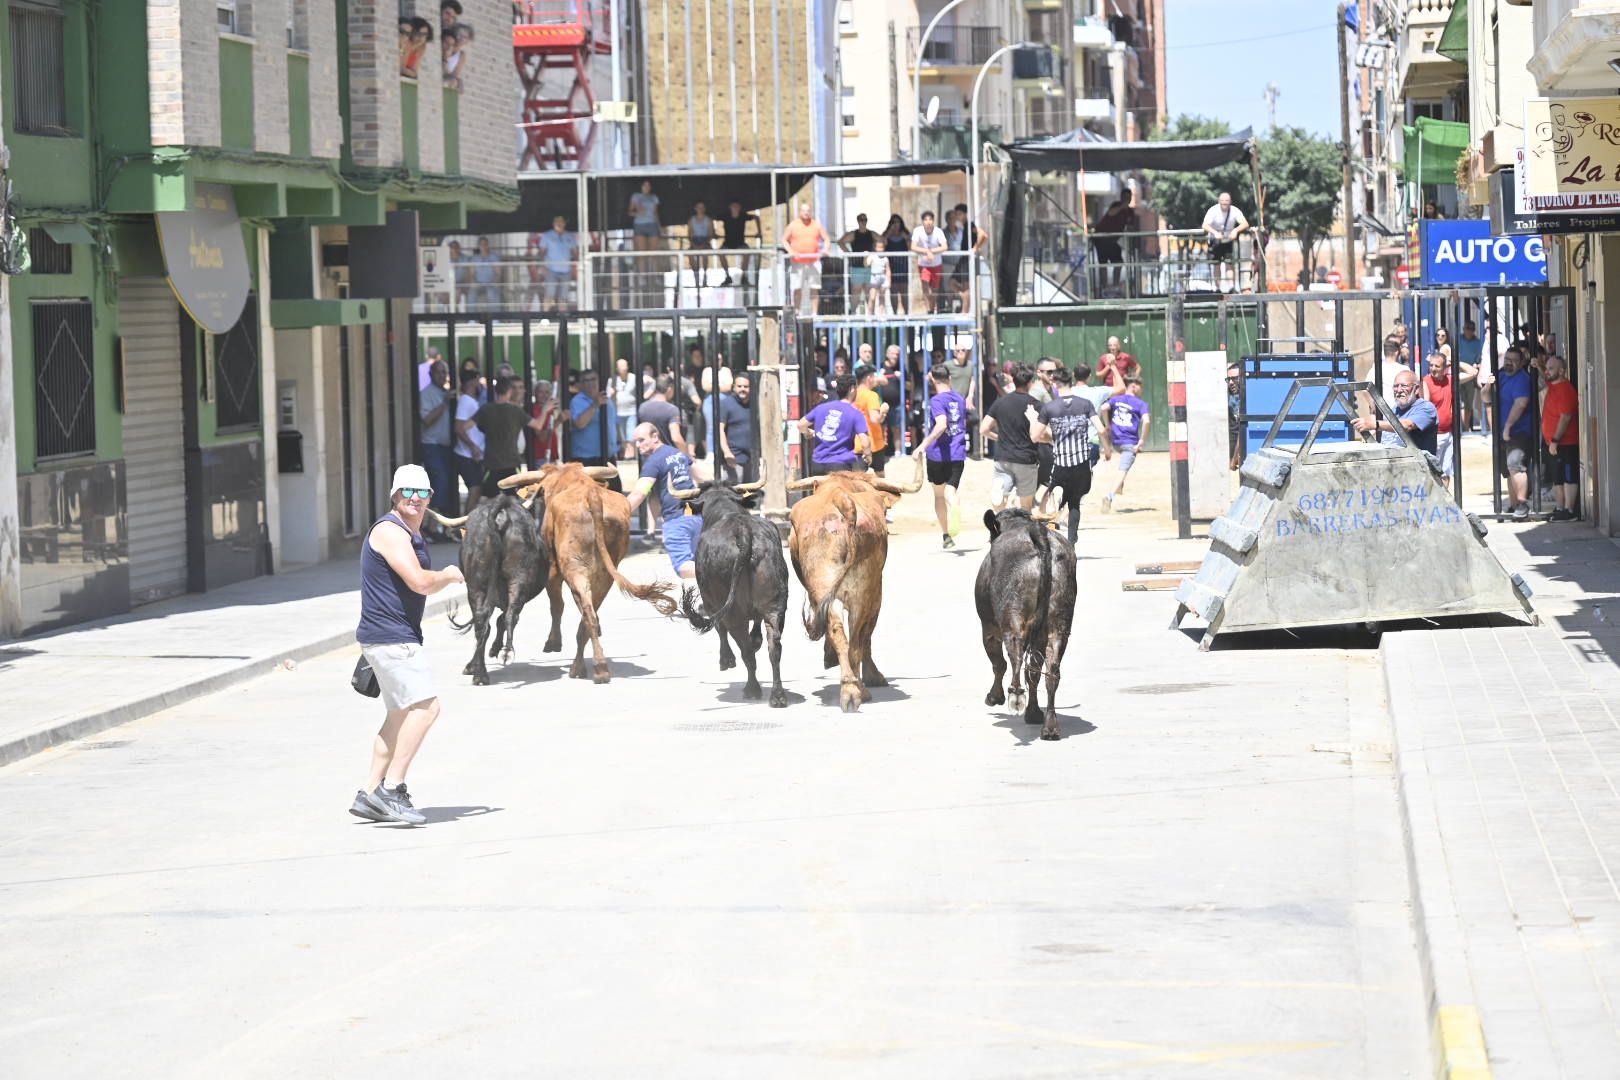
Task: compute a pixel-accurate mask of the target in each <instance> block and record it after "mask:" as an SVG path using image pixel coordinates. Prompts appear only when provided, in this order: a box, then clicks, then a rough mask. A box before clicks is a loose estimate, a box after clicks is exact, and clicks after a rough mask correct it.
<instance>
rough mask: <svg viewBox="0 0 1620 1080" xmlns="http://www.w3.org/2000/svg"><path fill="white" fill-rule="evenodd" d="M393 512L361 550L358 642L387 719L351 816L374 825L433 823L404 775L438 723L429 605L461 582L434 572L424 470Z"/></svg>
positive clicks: (393, 499) (401, 479)
mask: <svg viewBox="0 0 1620 1080" xmlns="http://www.w3.org/2000/svg"><path fill="white" fill-rule="evenodd" d="M388 491H389V503H390V504H391V505H392V507H393V509H391V510H389V512H388V513H386V514H384V515H383V516H382V517H380V518H378V519H377V520H376V521H375V522H373V523H372V526H371V530H370V531H369V532H368V533H367V534H366V538H365V541H364V542H363V543H362V544H361V545H360V625H359V626H358V627H357V628H356V629H355V634H354V636H355V639H356V640H357V641H359V642H360V653H361V655H362V656H364V657H365V659H366V662H367V663H369V664H370V665H371V670H372V671H373V672H374V673H375V674H376V676H377V686H378V689H379V690H380V691H381V697H382V700H383V705H384V706H385V707H386V708H387V709H388V715H387V716H386V717H385V718H384V720H383V726H382V729H381V730H380V731H378V732H377V738H376V739H375V740H374V741H373V742H372V747H371V771H370V773H368V774H367V776H366V782H365V786H363V787H362V788H361V789H360V790H359V791H357V792H355V796H354V805H352V806H350V807H349V813H351V814H353V815H354V816H355V817H358V818H365V819H366V820H368V821H398V822H403V823H405V824H407V825H420V824H422V823H423V822H425V821H426V820H427V817H426V816H425V815H424V814H423V813H422V812H421V811H420V810H417V809H416V808H415V807H414V806H412V805H411V797H410V794H409V793H408V792H407V791H406V790H405V772H406V770H408V769H409V768H410V767H411V760H412V759H413V758H415V757H416V751H417V750H418V749H420V748H421V746H422V740H423V739H424V738H426V737H427V733H428V728H430V727H432V726H433V721H435V720H437V719H438V718H439V693H438V689H437V688H436V687H435V686H434V681H433V670H432V668H431V667H430V666H429V665H428V661H427V654H426V653H425V652H424V651H423V649H422V613H423V611H424V610H425V608H426V607H427V598H428V597H429V596H432V595H433V594H434V593H436V592H438V591H439V590H440V589H443V588H444V587H445V586H447V585H459V584H461V583H462V577H461V571H460V570H458V569H457V568H456V567H455V566H447V567H445V568H444V569H443V570H434V569H433V562H432V558H431V556H430V555H429V554H428V546H427V541H425V540H423V539H422V519H423V517H425V516H426V515H427V509H428V501H429V500H430V499H432V497H433V485H432V483H431V482H429V480H428V474H427V470H426V469H424V468H422V466H420V465H401V466H400V467H399V468H397V469H395V470H394V482H393V484H392V485H391V486H390V487H389V489H388Z"/></svg>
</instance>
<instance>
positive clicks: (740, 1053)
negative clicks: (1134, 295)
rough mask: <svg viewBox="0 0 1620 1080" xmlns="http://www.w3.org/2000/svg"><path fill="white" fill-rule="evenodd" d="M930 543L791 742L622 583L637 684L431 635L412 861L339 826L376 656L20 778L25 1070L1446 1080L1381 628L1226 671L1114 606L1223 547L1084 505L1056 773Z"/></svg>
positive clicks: (1132, 608)
mask: <svg viewBox="0 0 1620 1080" xmlns="http://www.w3.org/2000/svg"><path fill="white" fill-rule="evenodd" d="M980 482H982V477H980V476H978V474H977V473H975V474H974V481H973V484H977V483H980ZM1134 484H1135V480H1134V478H1133V485H1134ZM969 490H970V493H972V492H974V491H975V490H976V489H975V488H974V487H973V486H972V485H970V489H969ZM1143 490H1147V491H1155V492H1162V491H1164V490H1165V488H1164V486H1163V485H1162V482H1159V481H1154V482H1152V483H1148V484H1144V485H1143ZM1131 505H1132V503H1131V499H1130V498H1129V497H1128V498H1127V499H1126V500H1125V501H1124V504H1123V506H1124V507H1125V508H1126V509H1129V508H1130V507H1131ZM926 511H927V500H926V496H921V497H911V498H909V499H908V505H907V506H906V507H905V508H904V509H903V511H902V512H901V513H900V515H899V518H900V522H901V525H900V528H901V530H902V534H901V535H899V536H896V537H895V538H894V541H893V543H892V546H891V551H890V563H889V573H888V578H887V582H886V590H887V591H886V597H885V607H884V612H883V616H882V619H881V620H880V622H879V624H878V631H877V639H876V647H875V658H876V660H877V662H878V664H879V665H880V666H881V667H882V669H883V670H884V672H885V673H886V674H887V675H888V677H889V678H890V680H891V681H892V683H893V685H892V687H891V688H890V689H886V690H877V691H874V695H873V696H874V700H873V702H872V703H871V704H870V705H868V706H866V707H865V708H863V709H862V711H861V712H860V713H858V714H856V715H845V714H843V713H841V712H840V711H839V710H838V708H837V682H836V677H835V676H836V670H835V671H833V672H823V671H822V670H821V668H820V651H821V650H820V646H819V644H811V643H810V642H808V641H806V640H805V639H804V636H803V632H802V629H800V628H799V627H798V626H797V625H794V626H793V627H792V628H791V630H790V633H789V635H788V638H787V647H786V656H785V660H784V676H785V680H786V682H787V686H788V689H789V691H790V692H791V695H792V702H793V703H792V704H791V706H790V707H789V708H787V709H785V710H771V709H768V708H765V707H764V706H763V704H755V703H752V702H745V701H744V700H743V699H742V696H741V693H740V677H734V676H740V672H731V673H725V674H722V673H721V672H719V671H718V669H717V664H716V653H717V647H716V645H715V643H714V640H713V639H712V638H702V639H700V638H698V637H696V636H695V635H694V634H692V632H691V631H690V630H688V629H686V628H685V627H684V625H680V626H678V625H674V624H671V623H669V622H667V621H665V620H663V619H661V618H659V617H658V616H657V615H656V614H654V613H653V612H652V611H651V610H650V609H649V608H646V607H644V606H641V605H636V604H633V603H632V602H630V601H628V600H626V599H624V598H623V597H621V596H618V595H614V596H613V597H612V598H611V599H609V601H608V602H607V606H606V608H605V613H604V621H605V625H606V644H607V649H608V653H609V656H610V657H611V660H612V668H613V673H614V680H613V682H612V683H611V684H609V685H607V686H596V685H593V684H592V683H590V682H589V681H575V680H570V679H568V678H567V677H566V667H567V662H568V659H569V657H567V656H563V657H558V656H557V655H555V654H552V655H543V654H541V653H540V652H539V648H540V645H541V642H542V641H543V639H544V636H545V625H544V623H545V616H544V614H543V612H542V611H541V610H539V609H531V613H530V614H529V615H528V616H526V617H525V620H524V622H523V624H522V626H521V627H520V629H519V632H518V658H517V659H516V661H515V662H514V663H513V664H511V665H509V666H506V667H504V668H495V669H492V677H493V684H492V685H490V686H488V687H476V688H475V687H472V686H470V685H468V679H466V678H465V677H463V676H461V675H460V674H459V672H460V668H461V666H462V664H463V663H465V661H466V659H467V656H468V654H469V651H470V649H471V642H470V639H468V638H462V637H458V636H456V635H455V634H454V633H453V632H452V631H451V630H450V629H449V628H448V627H447V626H446V625H445V624H444V623H443V622H442V621H440V622H437V623H434V624H432V625H431V626H430V628H429V630H428V644H429V646H430V648H431V650H432V655H433V658H434V662H435V664H436V666H437V668H438V671H439V673H440V675H441V677H442V679H443V686H444V701H445V706H444V716H443V719H442V720H441V721H440V723H439V725H438V727H437V728H436V730H435V731H434V732H433V733H432V735H431V737H430V738H429V740H428V742H427V745H426V747H425V748H424V750H423V752H422V754H421V756H420V757H419V758H418V761H417V765H416V768H415V769H414V770H413V773H412V775H411V788H412V790H413V793H415V795H416V799H417V804H418V806H421V807H425V808H428V809H427V812H428V813H429V815H430V817H431V821H430V824H429V825H428V826H426V827H423V828H419V829H407V828H401V827H385V826H377V825H370V824H364V823H361V822H358V821H357V820H356V819H354V818H352V817H350V816H349V815H348V814H347V813H346V808H347V806H348V803H349V800H350V799H351V798H352V796H353V792H354V789H355V787H356V786H357V785H358V784H359V782H360V780H361V779H362V777H363V774H364V769H365V765H366V761H367V753H368V745H369V739H370V734H371V732H372V730H374V728H375V726H376V721H377V720H378V715H377V712H378V709H377V706H376V705H375V704H374V703H372V702H369V701H365V700H363V699H361V698H358V697H357V696H355V695H354V694H353V693H352V692H350V691H349V690H348V688H347V685H346V679H347V675H348V671H349V668H350V666H351V665H352V663H353V657H354V653H353V651H352V650H350V651H343V652H338V653H334V654H332V655H329V656H326V657H322V658H319V659H317V660H314V661H310V662H306V663H304V664H302V665H300V666H298V667H297V668H296V669H294V670H290V671H279V672H276V673H275V674H273V675H269V676H266V677H264V678H262V679H259V680H257V681H255V682H252V683H248V684H245V685H242V686H240V687H237V688H235V689H232V690H228V691H225V692H222V693H219V694H216V695H214V696H212V697H209V698H205V699H202V700H199V701H196V702H193V703H191V704H189V705H186V706H184V707H181V708H178V709H175V710H172V711H170V712H167V713H163V714H159V715H156V716H153V717H150V718H148V719H146V720H143V721H140V722H138V723H135V724H131V725H128V726H125V727H122V728H118V729H115V730H113V731H109V732H106V733H104V734H102V735H101V736H98V737H97V738H95V739H93V740H91V741H88V742H84V743H80V744H77V745H76V746H74V747H72V748H71V749H67V750H65V751H62V752H56V753H53V754H52V755H50V756H49V757H46V758H36V759H30V760H27V761H23V762H21V763H18V764H17V765H15V766H12V767H10V768H7V769H3V770H0V940H3V941H4V942H5V963H4V964H0V1001H3V1002H4V1003H5V1006H4V1008H3V1009H0V1061H4V1062H5V1063H6V1064H5V1066H4V1067H3V1070H0V1071H3V1072H4V1074H5V1075H7V1076H9V1077H45V1076H50V1077H69V1076H90V1075H98V1076H100V1075H105V1074H106V1073H107V1072H108V1071H110V1070H111V1071H117V1072H119V1073H123V1074H126V1075H137V1076H164V1077H185V1076H217V1075H231V1076H267V1077H268V1076H276V1077H287V1076H299V1077H306V1076H355V1075H360V1074H362V1073H365V1072H372V1071H375V1070H380V1069H398V1070H400V1071H401V1074H402V1075H409V1076H451V1075H455V1076H464V1075H482V1076H581V1077H585V1076H588V1077H647V1076H658V1077H683V1078H684V1077H693V1078H698V1077H702V1078H715V1077H750V1078H757V1077H762V1076H763V1077H773V1078H774V1077H817V1078H820V1077H830V1076H838V1077H845V1076H854V1077H868V1076H870V1077H896V1078H902V1077H903V1078H913V1077H920V1076H930V1077H975V1078H977V1077H1071V1076H1077V1075H1093V1074H1096V1075H1112V1074H1119V1075H1130V1076H1147V1077H1183V1076H1185V1077H1206V1076H1207V1077H1214V1076H1218V1077H1283V1076H1288V1077H1294V1076H1331V1077H1359V1076H1365V1077H1379V1078H1386V1077H1398V1076H1405V1075H1412V1076H1416V1075H1420V1074H1422V1073H1425V1072H1426V1071H1427V1044H1426V1033H1425V1030H1424V1027H1423V1008H1422V1001H1421V997H1420V988H1419V985H1418V969H1417V963H1416V960H1415V957H1414V954H1413V949H1412V936H1411V932H1410V927H1409V922H1408V919H1409V912H1408V904H1407V895H1408V894H1407V885H1406V877H1405V871H1404V865H1403V861H1402V860H1403V856H1402V849H1401V844H1400V837H1399V833H1398V830H1397V816H1396V813H1395V805H1394V793H1393V787H1392V782H1391V776H1390V766H1389V763H1388V760H1387V742H1388V734H1387V721H1386V719H1385V713H1384V705H1383V702H1382V700H1381V698H1380V690H1379V685H1378V684H1379V679H1378V666H1377V663H1376V658H1375V656H1374V653H1373V652H1372V650H1371V648H1370V645H1371V642H1370V639H1369V640H1365V641H1364V640H1360V639H1355V638H1349V639H1344V638H1340V637H1338V636H1333V635H1327V636H1320V635H1319V636H1308V637H1306V638H1304V639H1302V640H1296V639H1291V638H1287V637H1277V638H1272V639H1268V640H1266V641H1264V642H1257V643H1255V642H1251V643H1248V644H1246V645H1243V646H1228V645H1226V644H1225V643H1224V642H1223V644H1222V647H1220V648H1217V650H1216V651H1214V652H1212V653H1209V654H1200V653H1199V652H1197V649H1196V645H1197V638H1196V636H1195V635H1189V634H1181V633H1172V632H1169V631H1167V630H1166V629H1165V626H1166V624H1167V623H1168V620H1169V614H1170V608H1171V601H1170V600H1169V598H1168V596H1167V595H1166V594H1140V593H1131V594H1127V593H1122V592H1121V591H1120V589H1119V580H1120V579H1121V578H1122V577H1125V576H1130V575H1131V573H1132V570H1131V564H1132V562H1133V561H1134V560H1136V559H1138V558H1154V557H1156V558H1189V557H1190V558H1196V557H1197V556H1198V554H1199V545H1197V544H1191V545H1188V544H1178V543H1176V542H1174V541H1168V540H1164V539H1162V538H1163V537H1164V536H1166V535H1168V533H1167V531H1166V529H1165V527H1164V523H1163V516H1162V514H1158V513H1144V514H1131V513H1121V514H1115V515H1111V516H1109V517H1107V518H1104V517H1102V516H1100V515H1096V514H1092V515H1091V516H1089V517H1088V520H1087V527H1086V528H1085V530H1084V531H1083V532H1082V540H1081V549H1082V553H1083V554H1084V555H1085V556H1086V558H1085V559H1083V561H1082V563H1081V598H1080V603H1079V610H1078V611H1077V614H1076V638H1075V640H1074V642H1073V643H1072V644H1071V647H1070V651H1069V656H1068V659H1067V661H1066V663H1065V665H1064V683H1063V686H1062V689H1061V691H1060V693H1059V698H1058V703H1059V712H1060V713H1061V715H1062V727H1063V735H1064V737H1063V739H1062V740H1061V741H1059V742H1055V743H1051V742H1041V741H1039V740H1038V739H1035V737H1034V736H1035V734H1036V732H1037V731H1038V729H1037V728H1034V727H1029V726H1026V725H1025V724H1024V723H1023V722H1022V720H1021V718H1018V717H1014V716H1009V715H1006V714H1004V713H1000V712H997V711H993V710H989V709H986V708H985V706H984V705H983V704H982V702H983V697H984V693H985V691H986V690H987V689H988V686H989V665H988V663H987V661H986V660H985V657H984V654H983V651H982V649H981V647H980V645H979V641H978V630H977V624H976V619H975V616H974V614H973V608H972V598H971V587H972V578H973V574H974V572H975V570H976V568H977V566H978V563H979V560H980V558H981V556H982V551H983V546H984V543H985V537H984V534H983V531H982V528H980V527H978V526H977V525H976V524H975V523H973V522H972V521H970V522H969V524H968V527H967V529H966V531H965V533H964V540H965V543H964V545H963V548H962V549H961V550H959V551H957V552H956V553H945V552H942V551H940V550H939V549H938V538H937V536H936V535H934V534H933V533H932V531H931V529H929V528H928V527H927V526H925V525H919V524H916V522H918V521H919V520H920V519H921V517H922V515H923V514H925V513H926ZM972 516H973V515H972V514H970V515H969V517H970V518H971V517H972ZM628 569H629V572H630V574H631V576H632V577H637V578H639V579H641V580H646V579H647V578H649V577H650V576H652V575H653V574H656V573H663V574H667V573H668V567H667V563H664V564H662V565H661V564H660V561H659V559H658V558H657V557H656V556H653V555H644V556H640V557H637V558H635V559H633V560H631V562H630V563H629V564H628ZM801 599H802V594H801V593H799V591H798V587H797V584H795V586H794V598H793V600H792V602H791V603H792V612H793V613H794V614H796V613H797V611H798V609H799V606H800V603H801ZM244 617H251V614H250V613H246V612H244ZM564 626H565V635H564V636H565V640H568V641H569V642H570V644H571V640H572V633H573V627H574V616H573V615H572V613H571V612H570V614H569V615H568V617H567V619H566V621H565V624H564ZM1262 645H1263V646H1265V647H1261V646H1262ZM85 677H86V678H95V677H96V674H95V672H94V670H87V671H86V672H85Z"/></svg>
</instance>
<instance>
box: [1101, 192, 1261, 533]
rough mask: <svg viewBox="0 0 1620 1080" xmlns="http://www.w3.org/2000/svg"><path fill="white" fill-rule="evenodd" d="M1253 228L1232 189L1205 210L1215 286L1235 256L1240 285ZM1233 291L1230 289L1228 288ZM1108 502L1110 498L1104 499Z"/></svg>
mask: <svg viewBox="0 0 1620 1080" xmlns="http://www.w3.org/2000/svg"><path fill="white" fill-rule="evenodd" d="M1248 230H1249V219H1248V218H1246V217H1244V216H1243V211H1242V210H1239V209H1238V208H1237V207H1235V206H1233V205H1232V194H1231V192H1227V191H1223V192H1221V193H1220V195H1219V196H1218V197H1217V198H1216V200H1215V205H1214V206H1212V207H1210V208H1209V210H1208V212H1206V213H1205V214H1204V236H1205V237H1206V238H1208V240H1209V261H1210V263H1211V265H1212V266H1213V269H1214V275H1215V289H1216V291H1217V292H1220V291H1223V290H1222V288H1221V267H1222V266H1223V265H1224V264H1225V263H1226V262H1227V260H1229V259H1230V260H1232V285H1231V288H1232V289H1236V288H1237V287H1238V284H1239V282H1238V268H1237V260H1236V259H1235V258H1234V257H1233V256H1234V253H1235V251H1236V248H1237V241H1238V237H1240V236H1242V235H1243V234H1244V233H1245V232H1248ZM1224 291H1230V290H1224ZM1104 502H1105V506H1106V500H1104Z"/></svg>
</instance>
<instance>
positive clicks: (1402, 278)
mask: <svg viewBox="0 0 1620 1080" xmlns="http://www.w3.org/2000/svg"><path fill="white" fill-rule="evenodd" d="M1395 280H1396V281H1398V282H1400V286H1401V288H1403V289H1404V288H1406V287H1407V286H1408V285H1410V284H1412V271H1411V269H1410V268H1408V267H1407V265H1406V264H1405V263H1401V265H1399V266H1397V267H1396V268H1395Z"/></svg>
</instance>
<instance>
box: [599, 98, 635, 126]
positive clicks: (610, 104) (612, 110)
mask: <svg viewBox="0 0 1620 1080" xmlns="http://www.w3.org/2000/svg"><path fill="white" fill-rule="evenodd" d="M591 119H592V120H594V121H596V122H597V123H598V124H633V123H635V122H636V103H635V102H633V101H598V102H597V103H596V108H594V109H592V110H591Z"/></svg>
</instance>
